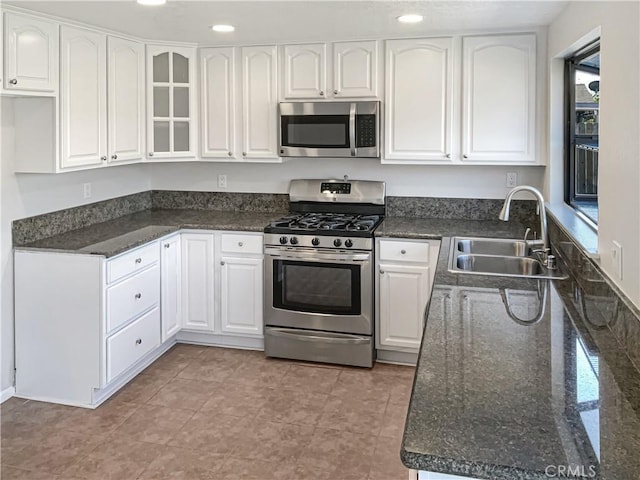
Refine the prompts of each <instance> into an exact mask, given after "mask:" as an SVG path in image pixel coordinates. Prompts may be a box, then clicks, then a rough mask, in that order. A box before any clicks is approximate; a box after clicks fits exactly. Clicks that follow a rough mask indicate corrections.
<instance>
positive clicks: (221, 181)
mask: <svg viewBox="0 0 640 480" xmlns="http://www.w3.org/2000/svg"><path fill="white" fill-rule="evenodd" d="M218 187H219V188H227V176H226V175H218Z"/></svg>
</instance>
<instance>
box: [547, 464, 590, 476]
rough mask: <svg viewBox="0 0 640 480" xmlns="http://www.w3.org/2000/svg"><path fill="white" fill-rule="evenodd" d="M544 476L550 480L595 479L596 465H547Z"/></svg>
mask: <svg viewBox="0 0 640 480" xmlns="http://www.w3.org/2000/svg"><path fill="white" fill-rule="evenodd" d="M544 474H545V475H546V476H547V477H549V478H576V477H583V478H595V477H596V474H597V470H596V467H595V465H589V466H586V465H547V468H545V469H544Z"/></svg>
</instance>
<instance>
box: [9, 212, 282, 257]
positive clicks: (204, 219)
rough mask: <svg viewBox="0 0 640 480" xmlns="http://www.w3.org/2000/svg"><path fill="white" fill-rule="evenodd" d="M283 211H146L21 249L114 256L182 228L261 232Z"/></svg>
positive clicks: (29, 244)
mask: <svg viewBox="0 0 640 480" xmlns="http://www.w3.org/2000/svg"><path fill="white" fill-rule="evenodd" d="M283 214H284V213H283V212H267V213H265V212H230V211H215V210H145V211H141V212H137V213H134V214H131V215H126V216H123V217H120V218H117V219H115V220H110V221H108V222H103V223H97V224H95V225H91V226H88V227H85V228H80V229H77V230H72V231H70V232H66V233H63V234H60V235H55V236H52V237H48V238H44V239H42V240H38V241H35V242H31V243H28V244H25V245H16V248H18V249H38V250H55V251H61V252H72V253H83V254H92V255H103V256H105V257H112V256H114V255H118V254H119V253H122V252H125V251H126V250H129V249H131V248H134V247H137V246H139V245H143V244H144V243H147V242H150V241H152V240H155V239H157V238H160V237H163V236H165V235H167V234H169V233H172V232H175V231H178V230H180V229H198V230H237V231H252V232H261V231H263V230H264V227H265V226H266V225H267V224H268V223H269V222H270V221H272V220H275V219H277V218H278V217H281V216H282V215H283Z"/></svg>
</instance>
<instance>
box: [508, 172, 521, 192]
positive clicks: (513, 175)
mask: <svg viewBox="0 0 640 480" xmlns="http://www.w3.org/2000/svg"><path fill="white" fill-rule="evenodd" d="M517 185H518V173H517V172H507V187H510V188H513V187H515V186H517Z"/></svg>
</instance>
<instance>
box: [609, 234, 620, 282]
mask: <svg viewBox="0 0 640 480" xmlns="http://www.w3.org/2000/svg"><path fill="white" fill-rule="evenodd" d="M612 244H613V245H612V247H611V259H612V260H613V271H614V273H615V275H616V276H617V277H618V278H619V279H620V280H622V245H620V244H619V243H618V242H616V241H615V240H614V241H613V242H612Z"/></svg>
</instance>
